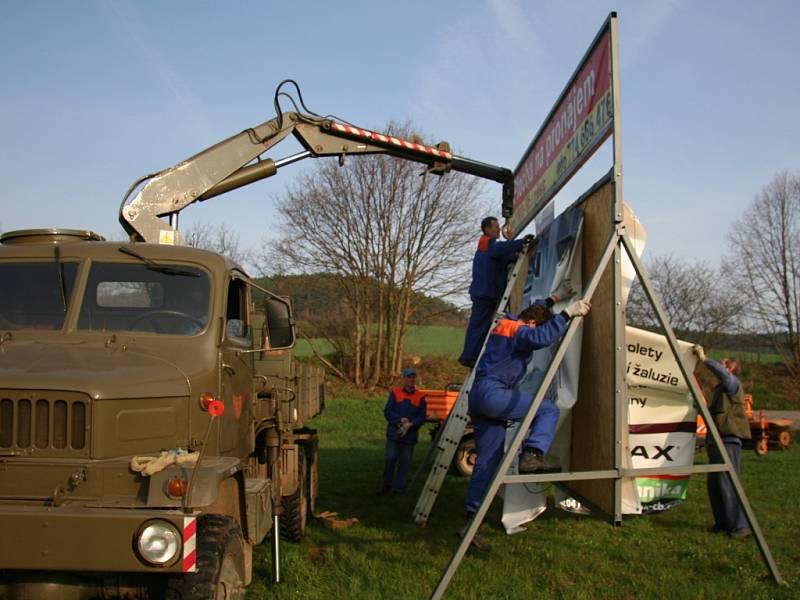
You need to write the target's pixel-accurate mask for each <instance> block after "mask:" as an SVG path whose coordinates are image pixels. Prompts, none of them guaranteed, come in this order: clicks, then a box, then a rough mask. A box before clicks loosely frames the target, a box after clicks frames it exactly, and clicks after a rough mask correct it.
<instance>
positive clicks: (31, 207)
mask: <svg viewBox="0 0 800 600" xmlns="http://www.w3.org/2000/svg"><path fill="white" fill-rule="evenodd" d="M612 10H613V11H616V12H617V14H618V19H619V20H618V23H619V34H620V38H619V47H620V55H621V72H620V74H619V77H620V86H621V109H622V110H621V115H620V116H621V123H622V135H621V138H622V139H621V142H622V155H623V196H624V199H625V200H626V202H627V203H628V204H629V205H630V206H631V207H632V208H633V210H634V212H635V213H636V215H637V216H638V217H639V219H640V220H641V222H642V223H643V224H644V226H645V228H646V229H647V231H648V248H647V250H646V256H648V255H650V256H661V255H666V254H673V255H675V256H677V257H679V258H682V259H685V260H690V261H694V260H700V261H706V262H709V263H711V264H712V265H713V264H717V263H718V262H719V261H720V260H721V259H722V258H723V257H724V256H725V255H726V253H727V245H726V240H725V235H726V233H727V231H728V230H729V228H730V225H731V223H733V222H734V220H736V219H738V218H740V217H741V216H742V214H743V213H744V211H745V210H746V209H747V207H748V205H749V204H750V203H751V202H752V201H753V199H754V197H755V195H756V194H757V193H758V192H759V191H760V190H761V189H762V188H763V187H764V186H766V185H767V184H768V183H769V181H770V180H771V179H772V177H773V176H774V175H775V173H777V172H778V171H782V170H786V171H789V172H796V171H798V170H800V145H798V143H797V140H798V139H800V119H799V118H798V115H797V111H798V107H800V77H798V76H797V67H796V61H797V56H798V55H800V36H798V35H797V31H796V25H797V23H798V22H800V3H797V2H792V1H782V0H772V1H769V2H756V1H755V0H753V1H736V2H734V1H722V0H704V1H702V2H699V1H697V2H691V1H684V0H664V1H659V2H655V1H652V2H646V1H643V0H636V1H618V2H613V3H610V2H604V1H599V0H598V1H588V0H574V1H571V2H561V1H558V2H556V1H553V2H549V1H533V0H529V1H523V0H460V1H450V0H441V1H438V2H430V1H429V0H405V1H404V2H402V3H401V2H380V1H375V0H370V1H347V0H342V1H340V2H335V3H334V2H323V1H319V2H313V1H293V2H280V3H279V2H275V1H269V0H263V1H260V2H255V1H250V2H249V1H240V2H225V3H222V2H211V1H198V0H194V1H191V2H189V1H183V0H174V1H170V2H156V1H154V0H138V1H122V0H109V1H99V0H81V1H79V2H78V1H74V2H63V1H55V2H46V1H40V0H24V1H18V0H3V2H2V3H0V182H1V184H0V231H9V230H15V229H28V228H35V227H66V228H76V229H90V230H93V231H96V232H97V233H100V234H102V235H104V236H106V237H109V238H112V239H123V238H124V232H123V231H122V229H121V227H120V225H119V224H118V221H117V219H118V211H119V204H120V201H121V199H122V197H123V195H124V193H125V192H126V190H127V189H128V187H129V186H130V185H131V183H132V182H133V181H134V180H136V179H137V178H139V177H140V176H142V175H144V174H147V173H151V172H154V171H158V170H161V169H164V168H166V167H168V166H171V165H174V164H176V163H178V162H180V161H181V160H183V159H184V158H187V157H189V156H191V155H193V154H195V153H197V152H198V151H200V150H202V149H203V148H206V147H208V146H210V145H213V144H214V143H216V142H218V141H219V140H221V139H224V138H227V137H229V136H231V135H233V134H235V133H238V132H240V131H242V130H244V129H245V128H247V127H250V126H254V125H257V124H260V123H262V122H264V121H267V120H269V119H271V118H272V117H273V116H274V109H273V106H272V98H273V94H274V91H275V87H276V86H277V84H278V83H279V82H280V81H281V80H283V79H286V78H291V79H295V80H296V81H297V82H298V83H299V84H300V86H301V90H302V93H303V97H304V100H305V102H306V104H307V105H308V107H309V108H310V109H311V110H313V111H315V112H317V113H320V114H335V115H337V116H339V117H341V118H343V119H346V120H347V121H349V122H351V123H354V124H357V125H359V126H362V127H365V128H370V129H374V130H382V129H385V126H386V124H387V123H389V122H390V121H399V122H409V123H411V124H413V126H414V128H415V129H416V130H418V131H420V132H422V133H423V134H424V136H425V140H426V141H430V142H432V143H435V142H437V141H439V140H447V141H448V142H450V144H451V146H452V147H453V149H454V152H455V153H456V154H458V155H460V156H464V157H468V158H471V159H474V160H478V161H481V162H487V163H491V164H496V165H501V166H505V167H508V168H510V169H513V168H514V167H516V165H517V164H518V162H519V161H520V159H521V158H522V156H523V154H524V152H525V150H526V148H527V147H528V145H529V143H530V142H531V140H532V139H533V137H534V135H535V134H536V132H537V131H538V129H539V127H540V126H541V124H542V122H543V120H544V119H545V117H546V116H547V113H548V112H549V111H550V109H551V108H552V106H553V104H554V103H555V101H556V99H557V98H558V95H559V94H560V93H561V91H562V89H563V88H564V86H565V85H566V83H567V81H568V79H569V77H570V76H571V75H572V73H573V71H574V70H575V68H576V67H577V65H578V63H579V62H580V59H581V57H582V56H583V54H584V53H585V51H586V50H587V48H588V47H589V45H590V43H591V42H592V40H593V39H594V36H595V34H596V33H597V31H598V30H599V29H600V27H601V26H602V25H603V23H604V21H605V19H606V18H607V16H608V14H609V12H610V11H612ZM286 108H287V109H289V108H288V107H286ZM298 148H299V147H298V146H296V144H295V142H294V141H286V142H282V143H281V144H279V145H278V146H275V147H274V148H273V149H271V150H270V152H269V153H268V154H267V155H266V156H268V157H270V158H273V159H278V158H282V157H285V156H289V155H291V154H293V153H295V152H296V151H297V150H298ZM321 160H326V159H321ZM327 160H331V159H327ZM313 163H314V159H308V160H305V161H302V162H300V163H298V164H295V165H291V166H287V167H285V168H282V169H281V170H280V171H279V173H278V174H277V176H275V177H272V178H270V179H268V180H266V181H263V182H259V183H256V184H253V185H251V186H248V187H246V188H243V189H241V190H237V191H235V192H232V193H230V194H227V195H223V196H219V197H217V198H214V199H212V200H209V201H207V202H205V203H202V204H195V205H192V206H190V207H188V208H187V209H186V210H184V211H183V212H182V213H181V221H180V225H181V228H182V229H185V228H187V227H191V226H192V225H193V224H194V223H198V222H203V223H210V224H218V223H225V224H226V225H228V226H230V227H231V228H233V229H235V231H237V232H238V233H239V236H240V242H241V244H242V245H243V246H244V247H247V248H252V249H257V248H258V247H259V246H261V245H264V244H268V243H269V240H270V239H274V238H275V237H277V236H279V235H280V229H279V227H280V223H281V220H280V217H279V215H278V214H277V211H276V210H275V204H276V199H277V198H279V197H280V196H281V195H282V193H283V192H284V190H286V188H287V186H289V185H291V184H292V181H293V179H294V178H295V177H296V176H297V175H298V174H299V173H301V172H303V171H305V170H307V169H310V168H313V166H314V165H313ZM610 167H611V152H610V141H608V142H606V144H605V145H604V146H603V148H601V149H600V151H599V152H598V153H597V154H596V155H595V156H594V157H593V158H592V159H591V160H590V161H589V162H588V163H587V164H586V165H585V166H584V168H583V169H582V170H581V171H580V172H579V173H578V175H576V177H575V178H574V179H573V181H572V182H570V183H569V184H568V185H567V186H566V187H565V188H564V189H563V190H562V192H561V193H560V194H559V196H558V197H557V199H556V210H557V211H558V210H560V209H562V208H563V207H565V206H567V205H569V204H570V203H571V202H572V201H573V200H575V199H576V198H577V197H579V196H580V194H581V193H582V192H583V191H584V190H586V189H588V188H589V187H590V186H591V184H592V183H593V182H594V181H596V180H597V179H599V178H600V177H601V176H602V175H603V174H605V173H606V172H607V171H608V169H609V168H610ZM486 194H487V197H488V200H489V202H490V206H491V207H492V209H491V212H493V213H495V214H497V213H499V212H500V186H499V184H495V183H493V182H488V183H487V184H486ZM476 230H477V225H476ZM476 235H477V231H476Z"/></svg>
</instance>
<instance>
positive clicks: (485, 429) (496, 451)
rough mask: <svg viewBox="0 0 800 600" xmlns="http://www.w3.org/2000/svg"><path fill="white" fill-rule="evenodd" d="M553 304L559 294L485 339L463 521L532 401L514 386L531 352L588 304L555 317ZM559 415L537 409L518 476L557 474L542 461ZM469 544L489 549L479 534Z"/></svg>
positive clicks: (474, 397)
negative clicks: (510, 426) (509, 430)
mask: <svg viewBox="0 0 800 600" xmlns="http://www.w3.org/2000/svg"><path fill="white" fill-rule="evenodd" d="M565 297H566V296H565ZM556 300H557V295H556V294H554V295H552V296H550V297H549V298H547V299H545V300H537V301H536V302H534V303H533V304H532V305H530V306H529V307H528V308H526V309H525V310H523V311H522V312H521V313H520V314H519V316H517V317H515V316H514V315H512V314H506V315H505V316H504V317H503V318H502V319H500V322H499V323H498V324H497V326H496V327H495V328H494V329H493V330H492V332H491V333H490V334H489V339H488V340H487V342H486V349H485V350H484V352H483V356H482V357H481V360H480V362H478V366H477V369H476V371H475V382H474V383H473V386H472V391H471V392H470V395H469V415H470V418H471V419H472V427H473V428H474V430H475V449H476V451H477V455H478V457H477V460H476V462H475V467H474V469H473V471H472V478H471V479H470V482H469V488H468V489H467V501H466V504H465V509H466V512H467V522H469V520H470V519H472V517H473V516H474V514H475V512H476V511H477V510H478V507H479V506H480V503H481V500H482V499H483V496H484V494H485V493H486V490H487V488H488V487H489V483H490V482H491V480H492V477H493V476H494V474H495V472H496V471H497V468H498V467H499V466H500V463H501V462H502V460H503V451H504V445H505V438H506V424H507V423H508V421H521V420H522V419H523V418H524V417H525V415H526V414H527V413H528V409H529V408H530V406H531V403H532V402H533V396H531V395H530V394H528V393H526V392H522V391H520V390H518V389H516V386H517V384H518V383H519V382H520V381H521V380H522V378H523V376H524V375H525V372H526V370H527V367H528V362H529V361H530V359H531V357H532V356H533V352H534V350H537V349H539V348H544V347H546V346H549V345H550V344H552V343H554V342H556V341H558V340H559V339H561V336H563V335H564V333H565V332H566V330H567V326H568V325H569V321H570V319H573V318H575V317H578V316H581V317H582V316H584V315H586V314H587V313H588V312H589V308H590V305H589V303H588V302H586V301H585V300H578V301H576V302H573V303H571V304H570V305H569V306H567V308H566V309H564V310H563V311H561V312H560V313H558V314H556V315H553V313H552V311H551V308H552V306H553V304H554V303H555V302H556ZM558 415H559V410H558V407H557V406H556V405H555V404H554V403H552V402H542V403H541V404H540V405H539V409H538V410H537V411H536V415H535V417H534V419H533V424H532V425H531V429H530V431H529V432H528V435H527V437H526V439H525V441H524V442H523V449H522V454H521V455H520V460H519V472H520V473H547V472H553V471H560V470H561V467H560V466H559V465H557V464H553V463H550V462H549V461H547V460H546V459H545V458H544V455H545V454H547V451H548V450H549V449H550V444H551V443H552V442H553V436H554V435H555V430H556V426H557V424H558ZM465 527H466V525H465ZM465 527H464V528H465ZM464 528H462V529H460V530H459V534H460V535H463V531H464ZM472 543H473V545H474V546H476V547H477V548H478V549H479V550H488V544H487V542H486V541H485V539H484V538H483V536H481V535H480V532H478V533H477V534H476V535H475V537H474V538H473V541H472Z"/></svg>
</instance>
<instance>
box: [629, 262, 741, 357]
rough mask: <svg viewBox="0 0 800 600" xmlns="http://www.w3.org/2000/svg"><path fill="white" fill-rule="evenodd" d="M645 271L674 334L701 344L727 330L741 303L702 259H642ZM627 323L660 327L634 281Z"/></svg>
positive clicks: (644, 326) (713, 342) (643, 326)
mask: <svg viewBox="0 0 800 600" xmlns="http://www.w3.org/2000/svg"><path fill="white" fill-rule="evenodd" d="M645 263H646V268H647V273H648V276H649V277H650V280H651V282H652V284H653V287H654V289H655V292H656V294H657V295H658V297H659V300H660V301H661V304H662V306H663V307H664V311H665V312H666V313H667V317H668V319H669V322H670V325H671V327H672V328H673V329H674V330H675V331H676V333H678V335H683V336H691V337H692V339H693V340H694V341H697V342H699V343H701V344H703V345H705V346H714V345H715V344H716V343H717V342H718V340H719V339H720V337H721V335H722V334H723V333H726V332H730V331H731V329H732V328H733V326H734V324H735V323H736V320H737V316H738V315H739V313H740V311H741V308H742V306H743V304H744V301H743V299H741V298H739V297H738V296H736V295H733V294H731V293H730V286H726V283H725V278H724V277H722V276H721V274H720V272H719V270H718V269H715V268H713V267H711V266H710V265H709V264H708V263H706V262H703V261H693V262H689V261H685V260H681V259H679V258H676V257H675V256H673V255H666V256H657V257H655V258H653V259H650V260H647V261H645ZM626 313H627V317H628V323H630V324H631V325H634V326H636V327H642V328H645V329H651V330H656V331H658V330H660V326H659V323H658V319H657V318H656V315H655V312H654V311H653V309H652V307H651V306H650V303H649V301H648V300H647V297H646V296H645V294H644V290H643V289H642V287H641V285H640V284H639V281H638V280H637V281H636V282H635V283H634V285H633V288H632V289H631V294H630V297H629V299H628V304H627V307H626Z"/></svg>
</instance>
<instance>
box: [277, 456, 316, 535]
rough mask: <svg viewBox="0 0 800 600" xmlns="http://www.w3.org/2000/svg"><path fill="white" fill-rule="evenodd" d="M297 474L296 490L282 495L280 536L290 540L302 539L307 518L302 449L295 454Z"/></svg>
mask: <svg viewBox="0 0 800 600" xmlns="http://www.w3.org/2000/svg"><path fill="white" fill-rule="evenodd" d="M297 476H298V477H299V478H300V481H299V482H298V484H297V491H296V492H295V493H294V494H292V495H291V496H284V497H283V515H281V518H280V524H281V537H282V538H283V539H284V540H288V541H290V542H299V541H300V540H301V539H303V537H304V536H305V535H306V521H307V520H308V484H309V482H308V469H307V468H306V453H305V452H303V451H302V450H301V451H300V452H298V454H297Z"/></svg>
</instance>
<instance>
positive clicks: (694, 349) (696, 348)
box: [692, 344, 706, 362]
mask: <svg viewBox="0 0 800 600" xmlns="http://www.w3.org/2000/svg"><path fill="white" fill-rule="evenodd" d="M692 352H694V353H695V354H696V355H697V360H699V361H700V362H705V360H706V353H705V352H704V351H703V347H702V346H701V345H700V344H695V345H694V346H692Z"/></svg>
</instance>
